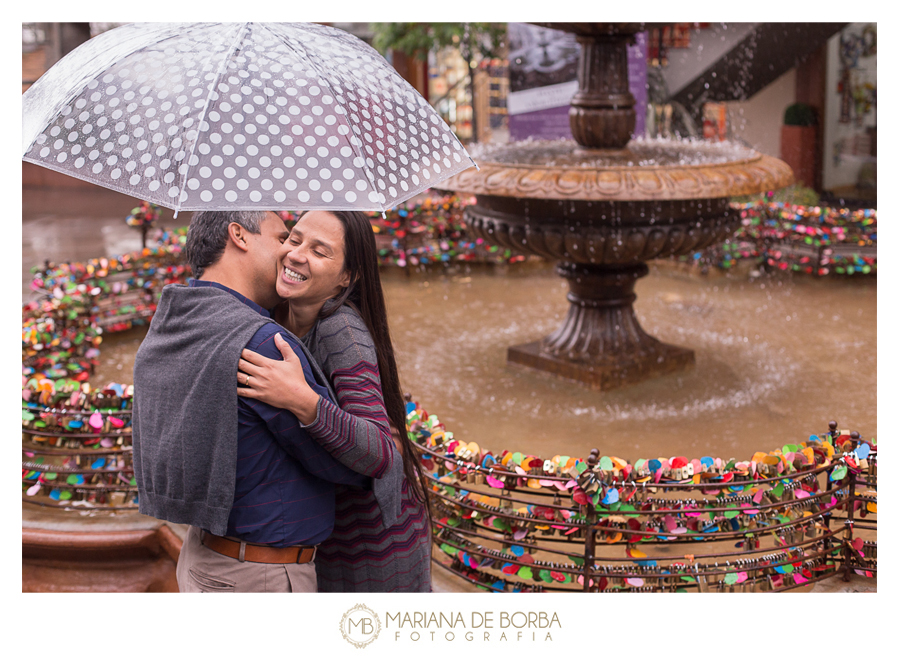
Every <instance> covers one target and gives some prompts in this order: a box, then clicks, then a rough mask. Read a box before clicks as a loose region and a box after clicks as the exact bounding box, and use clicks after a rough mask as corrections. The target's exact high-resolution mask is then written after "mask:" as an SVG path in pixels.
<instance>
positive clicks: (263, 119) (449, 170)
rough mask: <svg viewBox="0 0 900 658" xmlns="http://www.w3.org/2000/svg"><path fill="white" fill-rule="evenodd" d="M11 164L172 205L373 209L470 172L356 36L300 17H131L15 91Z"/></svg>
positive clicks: (437, 123)
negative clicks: (18, 142) (16, 161)
mask: <svg viewBox="0 0 900 658" xmlns="http://www.w3.org/2000/svg"><path fill="white" fill-rule="evenodd" d="M22 123H23V144H22V153H23V159H24V160H26V161H28V162H33V163H35V164H38V165H41V166H44V167H47V168H50V169H54V170H57V171H60V172H62V173H65V174H68V175H70V176H75V177H77V178H81V179H83V180H87V181H90V182H92V183H96V184H97V185H102V186H103V187H108V188H111V189H113V190H117V191H119V192H124V193H125V194H128V195H130V196H134V197H138V198H141V199H144V200H147V201H150V202H153V203H156V204H159V205H162V206H165V207H168V208H172V209H174V210H175V211H176V214H177V212H178V211H179V210H212V209H217V210H246V209H266V210H278V209H290V210H301V209H307V210H312V209H332V210H382V211H383V210H385V209H387V208H391V207H393V206H396V205H397V204H399V203H401V202H402V201H404V200H406V199H409V198H410V197H412V196H415V195H416V194H418V193H420V192H422V191H423V190H425V189H427V188H429V187H431V186H433V185H434V184H436V183H438V182H440V181H442V180H444V179H446V178H449V177H450V176H453V175H454V174H456V173H458V172H460V171H462V170H464V169H467V168H468V167H470V166H473V165H474V164H475V163H474V161H473V160H472V158H471V157H470V156H469V155H468V153H466V151H465V149H464V148H463V146H462V144H460V142H459V140H458V139H457V138H456V136H455V135H454V134H453V132H452V131H451V130H450V128H449V127H448V126H447V124H446V123H444V121H443V120H442V119H441V117H440V115H438V113H437V112H436V111H435V110H434V109H433V108H432V107H431V106H430V105H429V104H428V102H427V101H426V100H425V99H424V98H422V96H421V95H420V94H419V93H418V92H416V90H415V89H414V88H413V87H412V86H411V85H410V84H409V83H408V82H406V81H405V80H404V79H403V78H402V77H400V75H399V74H398V73H397V72H396V71H395V70H394V69H393V68H392V67H391V66H390V64H388V63H387V61H385V59H384V58H383V57H381V55H379V54H378V53H377V52H376V51H375V50H374V49H372V48H371V47H370V46H369V45H367V44H366V43H365V42H363V41H362V40H360V39H358V38H356V37H354V36H352V35H350V34H348V33H346V32H343V31H342V30H338V29H336V28H331V27H327V26H323V25H316V24H311V23H165V24H161V23H135V24H129V25H123V26H121V27H118V28H115V29H113V30H110V31H109V32H105V33H103V34H101V35H99V36H97V37H94V38H93V39H91V40H89V41H88V42H86V43H84V44H82V45H81V46H79V47H78V48H77V49H75V50H74V51H72V52H71V53H69V54H68V55H67V56H66V57H65V58H63V59H62V60H60V61H59V62H58V63H57V64H56V65H55V66H53V67H52V68H51V69H50V70H49V71H47V73H45V74H44V75H43V76H42V77H41V78H40V79H39V80H38V81H37V82H36V83H35V84H34V85H32V86H31V87H30V88H29V89H28V90H27V91H26V92H25V94H23V96H22Z"/></svg>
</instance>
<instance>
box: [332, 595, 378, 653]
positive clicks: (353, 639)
mask: <svg viewBox="0 0 900 658" xmlns="http://www.w3.org/2000/svg"><path fill="white" fill-rule="evenodd" d="M379 632H381V620H380V619H379V618H378V615H377V614H376V613H375V612H373V611H372V610H371V609H369V608H368V607H366V606H364V605H363V604H362V603H358V604H356V605H355V606H353V607H352V608H350V609H349V610H348V611H347V612H345V613H344V616H343V617H342V618H341V635H343V636H344V639H345V640H347V642H349V643H350V644H352V645H353V646H355V647H356V648H357V649H362V648H363V647H365V646H368V645H369V644H371V643H372V642H374V641H375V638H377V637H378V633H379Z"/></svg>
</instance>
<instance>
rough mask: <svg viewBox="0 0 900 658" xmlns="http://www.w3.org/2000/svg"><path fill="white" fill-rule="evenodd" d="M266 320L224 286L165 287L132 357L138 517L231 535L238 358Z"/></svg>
mask: <svg viewBox="0 0 900 658" xmlns="http://www.w3.org/2000/svg"><path fill="white" fill-rule="evenodd" d="M268 322H273V320H272V319H270V318H268V317H266V316H263V315H260V314H259V313H257V312H256V311H255V310H253V309H252V308H251V307H249V306H247V305H246V304H244V303H243V302H241V301H240V300H239V299H237V298H236V297H235V296H234V295H232V294H231V293H229V292H227V291H225V290H221V289H219V288H214V287H209V286H202V287H189V286H184V285H180V284H172V285H168V286H166V287H165V288H164V289H163V293H162V296H161V297H160V300H159V305H158V307H157V309H156V313H155V314H154V316H153V320H152V321H151V323H150V330H149V331H148V332H147V336H146V338H144V340H143V342H142V343H141V346H140V348H139V349H138V351H137V355H136V356H135V360H134V407H133V417H132V418H133V420H132V423H133V437H132V441H133V445H134V453H133V454H134V476H135V479H136V480H137V485H138V508H139V510H140V512H141V513H142V514H147V515H149V516H153V517H156V518H159V519H163V520H166V521H171V522H173V523H185V524H190V525H193V526H198V527H201V528H205V529H206V530H209V531H210V532H212V533H214V534H217V535H224V534H225V533H226V528H227V525H228V516H229V514H230V512H231V507H232V504H233V502H234V485H235V480H234V477H235V466H236V459H237V430H238V396H237V370H238V361H239V360H240V355H241V350H243V348H244V346H246V344H247V343H248V342H249V340H250V339H251V338H252V337H253V335H254V334H255V333H256V331H257V330H258V329H259V328H260V327H262V326H263V325H265V324H266V323H268ZM303 349H304V350H305V349H306V348H305V347H304V348H303ZM309 361H310V365H311V366H312V368H313V371H314V374H315V376H316V379H317V381H318V382H319V383H321V384H322V385H323V386H325V387H326V388H327V389H328V390H329V392H331V390H332V389H331V386H330V384H328V382H327V378H325V377H324V375H322V372H321V370H320V369H319V368H318V367H317V366H316V365H315V363H314V361H313V360H312V359H311V358H310V359H309Z"/></svg>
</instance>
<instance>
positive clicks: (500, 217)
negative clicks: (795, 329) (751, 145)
mask: <svg viewBox="0 0 900 658" xmlns="http://www.w3.org/2000/svg"><path fill="white" fill-rule="evenodd" d="M541 25H544V26H545V27H553V28H556V29H561V30H565V31H569V32H574V33H575V34H576V35H577V38H578V42H579V43H580V44H581V55H580V60H579V67H578V85H579V89H578V92H577V93H576V94H575V95H574V96H573V98H572V102H571V107H570V109H569V122H570V125H571V128H572V135H573V137H574V138H575V141H574V142H573V141H566V140H562V141H555V142H524V143H519V144H516V143H511V144H509V145H506V146H500V147H495V148H489V149H487V150H486V151H485V153H484V154H483V155H482V156H481V157H479V156H477V155H476V156H475V159H476V160H477V161H478V164H479V166H480V170H479V171H474V170H471V169H470V170H467V171H464V172H462V173H460V174H457V175H456V176H455V177H453V178H451V179H450V180H448V181H446V182H445V183H444V184H443V185H442V187H446V188H447V189H452V190H454V191H456V192H458V193H463V194H474V195H475V197H476V203H475V205H473V206H470V207H469V208H468V209H467V210H466V218H467V221H468V223H469V226H470V228H471V230H472V231H473V233H475V234H476V235H477V236H479V237H482V238H484V239H485V240H487V241H488V242H491V243H493V244H498V245H501V246H504V247H508V248H510V249H513V250H516V251H518V252H524V253H531V254H537V255H540V256H544V257H545V258H548V259H551V260H556V261H558V265H557V272H558V273H559V274H560V275H561V276H563V277H564V278H565V279H566V280H567V281H568V282H569V294H568V295H567V299H568V301H569V305H570V306H569V310H568V313H567V315H566V318H565V320H564V322H563V324H562V326H561V327H560V328H559V329H557V330H556V331H555V332H553V333H552V334H550V335H549V336H546V337H544V338H542V339H540V340H537V341H533V342H530V343H526V344H524V345H516V346H513V347H510V348H509V350H508V353H507V360H508V361H509V362H510V363H516V364H520V365H524V366H529V367H531V368H535V369H538V370H542V371H545V372H549V373H552V374H555V375H558V376H561V377H565V378H567V379H572V380H575V381H578V382H581V383H583V384H586V385H588V386H590V387H592V388H597V389H601V390H605V389H610V388H615V387H618V386H624V385H628V384H634V383H637V382H640V381H643V380H645V379H648V378H650V377H656V376H659V375H664V374H667V373H671V372H675V371H678V370H681V369H684V368H688V367H691V366H692V365H693V364H694V353H693V351H692V350H690V349H687V348H684V347H678V346H674V345H667V344H665V343H662V342H660V341H659V340H657V339H655V338H653V337H652V336H649V335H648V334H647V333H646V332H645V331H644V330H643V329H642V328H641V326H640V324H639V323H638V320H637V317H636V316H635V314H634V308H633V304H634V301H635V299H636V295H635V292H634V287H635V283H636V282H637V280H638V279H639V278H640V277H642V276H646V274H647V273H648V268H647V265H646V261H648V260H651V259H654V258H666V257H669V256H678V255H684V254H689V253H691V252H693V251H696V250H699V249H704V248H706V247H708V246H710V245H712V244H715V243H717V242H721V241H723V240H725V239H726V238H728V237H729V236H730V235H732V234H733V233H734V230H735V229H736V228H737V226H738V224H739V222H740V218H739V217H738V216H737V215H736V213H735V212H734V211H732V210H731V208H730V206H729V203H728V198H729V197H731V196H735V195H740V194H752V193H756V192H760V191H763V190H772V189H778V188H780V187H783V186H785V185H788V184H790V182H791V181H792V178H793V175H792V173H791V170H790V168H789V167H788V166H787V165H786V164H785V163H783V162H781V161H780V160H777V159H775V158H771V157H768V156H765V155H761V154H759V153H757V152H755V151H752V150H750V149H747V148H744V147H741V146H739V145H736V144H719V143H702V142H701V143H697V142H690V143H689V142H679V141H674V140H670V141H657V140H647V141H631V142H629V140H630V139H631V133H632V131H633V130H634V126H635V112H634V104H635V100H634V97H633V96H632V94H631V93H630V92H629V90H628V57H627V45H628V42H629V41H631V40H632V39H633V38H634V34H635V33H637V32H639V31H641V30H643V29H646V27H647V26H646V25H642V24H639V23H615V24H602V23H556V24H554V23H541Z"/></svg>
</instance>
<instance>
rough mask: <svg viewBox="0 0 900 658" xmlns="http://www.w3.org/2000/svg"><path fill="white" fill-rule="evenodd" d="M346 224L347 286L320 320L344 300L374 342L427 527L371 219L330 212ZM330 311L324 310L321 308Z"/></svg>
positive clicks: (408, 472)
mask: <svg viewBox="0 0 900 658" xmlns="http://www.w3.org/2000/svg"><path fill="white" fill-rule="evenodd" d="M328 212H330V213H331V214H332V215H334V216H335V217H337V218H338V219H339V220H340V222H341V224H342V225H343V226H344V269H345V270H346V271H347V272H349V273H350V285H349V286H347V287H346V288H345V289H344V291H343V292H342V293H341V294H340V295H338V297H336V298H335V301H336V302H337V303H336V304H334V305H331V304H326V306H325V307H323V313H322V315H320V319H321V318H324V317H328V316H329V315H331V314H332V313H334V312H335V311H337V309H339V308H340V307H341V305H342V304H350V305H351V306H352V307H353V308H354V309H356V311H357V313H359V315H360V317H361V318H362V320H363V322H365V323H366V328H367V329H368V330H369V333H370V334H371V335H372V341H373V342H374V343H375V353H376V354H377V356H378V372H379V374H380V375H381V392H382V395H383V396H384V406H385V409H386V410H387V415H388V419H389V420H390V421H391V424H392V425H393V426H394V427H395V428H397V431H398V432H399V433H400V445H401V450H400V452H401V455H402V457H403V472H404V474H405V475H406V480H407V481H408V482H409V486H410V487H412V492H413V496H414V497H415V498H416V500H418V501H419V502H421V503H422V504H423V505H424V506H425V511H426V514H427V516H428V520H429V525H430V521H431V508H430V505H429V503H428V496H427V494H426V492H425V486H426V485H425V482H426V475H425V473H424V472H423V471H422V463H421V461H420V459H419V456H418V453H417V452H416V450H415V448H413V447H412V445H410V440H409V437H408V436H407V433H406V402H405V401H404V399H403V393H402V391H401V388H400V375H399V373H398V371H397V362H396V360H395V359H394V346H393V344H392V343H391V332H390V330H389V328H388V319H387V308H386V306H385V303H384V292H383V291H382V289H381V276H380V274H379V271H378V249H377V247H376V246H375V233H374V231H372V223H371V222H370V221H369V219H368V218H367V217H366V216H365V215H363V214H362V213H361V212H355V211H341V210H337V211H328ZM326 308H327V309H328V310H327V311H326V310H324V309H326Z"/></svg>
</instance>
